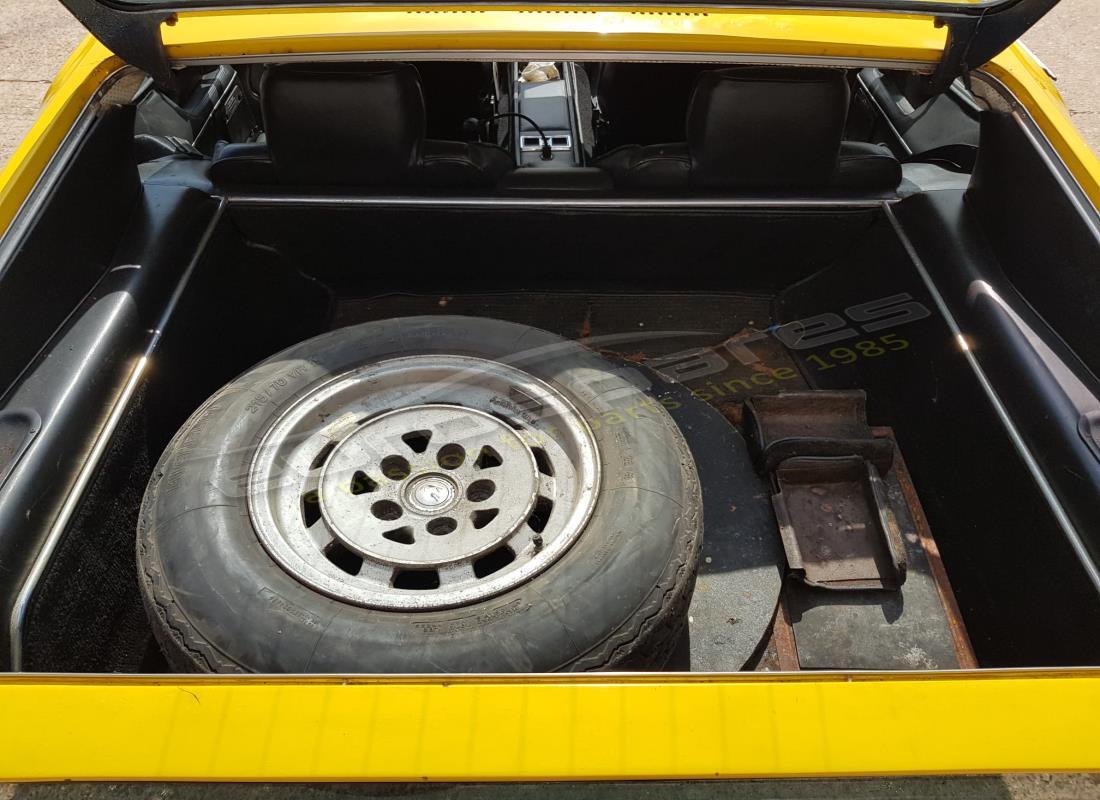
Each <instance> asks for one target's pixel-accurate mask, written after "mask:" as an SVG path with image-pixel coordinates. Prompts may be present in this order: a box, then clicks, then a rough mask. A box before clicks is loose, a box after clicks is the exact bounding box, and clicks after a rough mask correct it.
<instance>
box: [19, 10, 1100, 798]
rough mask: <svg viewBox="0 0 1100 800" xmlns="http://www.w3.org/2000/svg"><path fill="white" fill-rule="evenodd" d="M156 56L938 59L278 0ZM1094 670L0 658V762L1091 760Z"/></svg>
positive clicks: (667, 766)
mask: <svg viewBox="0 0 1100 800" xmlns="http://www.w3.org/2000/svg"><path fill="white" fill-rule="evenodd" d="M163 34H164V38H165V42H166V44H167V46H168V50H169V53H170V55H171V56H172V57H173V58H177V59H179V58H229V57H232V56H239V55H263V54H284V53H285V54H290V53H295V54H297V53H319V52H380V51H387V50H405V51H408V50H433V49H447V50H474V51H477V50H494V49H505V50H528V51H531V50H534V51H540V50H541V51H586V50H587V51H599V52H607V51H619V52H654V53H659V52H662V51H665V52H715V53H727V54H732V53H745V54H752V55H756V56H760V57H762V58H763V60H766V57H767V55H801V56H820V57H823V58H826V59H829V58H835V59H837V60H847V59H852V58H872V59H874V58H881V59H900V60H905V61H914V62H920V63H927V64H931V63H934V62H935V61H936V59H937V58H938V57H939V51H940V48H942V46H943V31H942V30H938V29H936V28H934V27H933V26H932V24H931V21H930V20H929V19H928V18H925V17H920V16H906V17H892V16H890V15H887V14H879V13H855V12H825V11H818V12H809V11H793V10H792V11H786V12H780V11H774V12H760V11H747V10H740V11H732V10H723V11H718V10H714V9H708V10H706V11H698V10H693V9H684V8H677V9H673V10H670V12H669V13H666V14H661V13H655V12H653V10H650V9H647V10H646V12H645V13H638V14H631V13H629V12H625V11H621V10H618V11H612V10H608V9H599V8H592V9H587V10H584V11H583V13H580V12H578V13H573V12H572V11H570V12H565V11H561V12H548V11H531V12H524V11H521V10H516V9H511V10H509V9H496V8H494V9H492V10H484V11H475V10H471V9H458V10H452V9H447V10H445V11H443V10H441V11H426V10H418V11H416V12H412V11H409V10H400V9H385V10H362V9H354V8H348V9H334V8H330V9H306V10H302V9H282V10H279V11H274V12H264V11H255V10H253V11H248V10H242V11H238V12H202V13H194V14H184V15H181V19H180V20H179V22H178V24H176V25H173V26H169V27H165V28H164V29H163ZM120 66H121V62H120V60H119V59H118V58H116V57H115V56H113V55H111V54H110V53H109V52H108V51H107V50H106V48H104V47H103V46H102V45H101V44H99V43H98V42H96V41H95V40H93V39H91V38H89V39H88V40H86V41H85V42H84V43H83V44H82V45H81V46H80V47H79V48H78V49H77V50H76V51H75V52H74V54H73V56H72V57H71V58H70V60H69V62H68V63H67V64H66V65H65V67H63V69H62V70H61V72H60V73H59V75H58V77H57V79H56V81H55V82H54V85H53V87H52V88H51V89H50V91H49V92H48V93H47V96H46V99H45V103H44V107H43V111H42V115H41V116H40V118H39V119H38V121H37V122H36V123H35V125H34V126H33V128H32V129H31V131H30V133H29V134H28V137H27V139H26V140H25V141H24V142H23V144H22V145H21V146H20V148H19V149H18V150H17V151H16V153H15V154H14V156H13V157H12V159H11V160H10V162H9V163H8V165H7V167H6V168H5V169H4V171H3V172H2V173H0V230H3V229H4V228H6V226H7V225H8V224H9V222H10V221H11V219H12V218H13V217H14V215H15V214H16V213H17V211H18V209H19V208H20V206H21V204H22V203H23V202H24V200H25V198H26V197H27V195H28V193H29V192H30V190H31V189H32V188H33V186H34V184H35V182H36V180H37V179H38V176H39V174H40V173H41V171H42V169H44V167H45V166H46V164H47V163H48V162H49V159H50V157H51V155H52V154H53V152H54V150H55V149H56V148H57V146H58V145H59V143H60V142H61V141H62V140H63V139H64V137H65V134H66V133H67V131H68V130H69V129H70V127H71V126H72V124H73V122H74V121H75V120H76V119H77V118H78V116H79V114H80V113H81V110H82V109H83V108H84V106H85V105H86V103H87V102H88V100H89V98H90V97H91V96H92V95H93V93H94V92H95V90H96V89H97V88H98V87H99V86H100V85H101V83H102V82H103V80H104V79H105V78H106V77H107V76H108V75H109V74H111V73H112V72H114V71H115V70H116V69H118V68H119V67H120ZM987 69H988V71H989V72H990V73H991V74H992V75H994V76H995V77H997V78H998V79H999V80H1001V81H1002V82H1003V83H1004V84H1005V85H1006V86H1008V88H1009V89H1010V90H1011V91H1012V92H1013V93H1014V94H1015V95H1016V97H1017V99H1018V100H1019V102H1020V104H1021V105H1022V106H1023V107H1024V108H1026V109H1027V111H1028V112H1029V113H1030V114H1031V115H1032V116H1033V117H1034V119H1035V120H1036V122H1037V124H1038V125H1039V127H1040V128H1041V129H1042V131H1043V132H1044V134H1045V135H1046V136H1047V137H1048V138H1049V139H1050V141H1051V142H1052V144H1053V146H1054V147H1055V149H1056V150H1057V152H1058V153H1059V155H1060V156H1061V158H1062V159H1063V160H1064V161H1065V163H1066V164H1067V165H1068V166H1069V168H1070V169H1071V170H1072V172H1073V174H1074V175H1075V176H1076V178H1077V180H1078V181H1079V182H1080V183H1081V185H1082V186H1083V187H1084V189H1085V191H1086V192H1087V193H1088V194H1089V196H1090V197H1091V198H1092V199H1093V202H1094V203H1097V204H1098V205H1100V162H1098V160H1097V158H1096V155H1095V154H1094V153H1092V152H1091V151H1090V150H1089V148H1088V146H1087V145H1086V144H1085V143H1084V142H1083V140H1082V139H1081V137H1080V135H1079V134H1078V132H1077V131H1076V130H1075V129H1074V127H1073V125H1072V123H1071V121H1070V119H1069V115H1068V113H1067V111H1066V109H1065V106H1064V104H1063V103H1062V100H1061V98H1060V97H1059V95H1058V92H1057V90H1056V89H1055V88H1054V86H1053V84H1052V83H1051V81H1050V80H1049V79H1048V78H1047V76H1046V75H1045V74H1044V73H1043V71H1042V69H1041V67H1039V66H1038V65H1037V64H1036V62H1035V61H1034V59H1032V58H1031V57H1030V56H1029V55H1028V54H1027V53H1026V52H1025V51H1024V50H1023V49H1022V48H1018V47H1013V48H1010V49H1009V50H1008V51H1006V52H1005V53H1003V54H1002V55H1000V56H998V57H997V58H996V59H995V60H994V61H993V62H992V63H991V64H990V65H988V66H987ZM1097 741H1100V671H1068V670H1067V671H1061V672H1049V673H999V674H980V675H978V674H953V675H941V674H925V675H920V676H912V675H866V674H865V675H854V676H834V675H814V674H802V675H796V676H783V675H734V676H723V677H714V678H708V677H700V676H686V677H685V676H676V675H667V676H632V677H621V676H603V677H581V678H562V677H544V676H543V677H527V678H524V677H516V678H480V679H478V678H456V679H448V680H443V679H438V678H433V679H424V680H416V679H398V678H390V679H364V678H349V679H334V678H287V679H279V680H274V679H264V678H251V679H241V678H227V677H209V678H201V677H188V678H180V679H171V680H167V679H141V678H129V677H123V678H120V677H102V676H90V677H88V678H87V679H74V678H49V677H44V676H34V677H30V676H26V677H15V676H6V677H4V676H0V780H50V779H105V780H127V779H132V780H142V779H146V780H152V779H162V780H343V779H377V780H385V779H405V780H407V779H416V778H429V779H433V780H448V779H470V780H472V779H478V780H504V779H515V780H539V779H612V778H614V779H624V778H626V779H629V778H676V777H733V776H796V775H870V774H914V773H960V772H1002V771H1058V770H1072V771H1078V770H1100V746H1097V744H1096V742H1097Z"/></svg>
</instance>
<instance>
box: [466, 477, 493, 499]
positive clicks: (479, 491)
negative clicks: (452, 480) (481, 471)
mask: <svg viewBox="0 0 1100 800" xmlns="http://www.w3.org/2000/svg"><path fill="white" fill-rule="evenodd" d="M496 490H497V485H496V484H495V483H493V482H492V481H490V480H486V479H484V478H483V479H481V480H477V481H474V482H473V483H471V484H470V485H469V486H467V487H466V499H467V500H469V501H470V502H471V503H480V502H482V501H484V500H488V499H489V498H490V497H492V496H493V494H494V493H495V492H496Z"/></svg>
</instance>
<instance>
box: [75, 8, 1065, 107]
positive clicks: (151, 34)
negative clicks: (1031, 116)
mask: <svg viewBox="0 0 1100 800" xmlns="http://www.w3.org/2000/svg"><path fill="white" fill-rule="evenodd" d="M61 2H62V3H63V4H64V5H65V7H66V8H68V9H69V11H70V12H71V13H72V14H73V15H74V16H75V17H76V18H77V19H78V20H80V22H81V23H82V24H83V25H84V26H85V27H86V28H88V30H89V31H91V33H92V34H93V35H94V36H95V37H96V38H97V39H99V40H100V41H101V42H103V44H105V45H106V46H107V47H109V48H110V49H111V50H113V51H114V52H115V53H116V54H117V55H118V56H120V57H121V58H123V59H125V60H126V61H127V62H128V63H130V64H132V65H133V66H136V67H139V68H140V69H142V70H144V71H145V72H147V73H149V75H151V76H152V77H153V78H154V79H155V80H156V81H157V82H158V83H160V84H162V85H163V84H167V83H168V82H169V81H170V79H171V66H170V63H169V60H168V57H167V56H166V54H165V51H164V46H163V44H162V42H161V37H160V26H161V24H162V23H164V22H165V21H167V20H168V19H169V18H170V17H171V16H172V15H173V14H175V13H176V12H180V11H187V10H197V9H204V10H208V9H228V8H235V7H237V8H244V7H247V8H249V9H255V8H257V7H260V8H265V7H268V8H274V7H277V6H297V7H302V6H310V5H316V6H331V5H332V3H331V0H260V2H257V1H256V0H61ZM500 2H501V0H488V1H487V2H486V3H485V5H492V4H496V3H500ZM1058 2H1059V0H741V2H737V3H725V2H721V0H693V2H691V3H690V4H685V3H683V2H676V0H672V2H670V3H669V5H691V6H696V7H698V6H712V5H713V6H717V7H722V8H758V9H759V8H772V9H777V10H778V9H784V8H795V7H797V8H800V9H806V8H814V9H821V10H836V11H852V10H867V11H877V12H892V13H898V14H921V15H932V16H934V17H935V18H936V20H937V24H939V25H943V26H946V27H947V29H948V37H947V40H946V44H945V47H944V53H943V58H942V60H941V61H940V63H939V65H938V67H937V68H936V70H935V72H934V73H933V76H932V78H931V80H930V87H929V88H930V90H931V91H933V92H939V91H942V90H943V89H945V88H946V87H947V86H949V85H950V84H951V82H952V81H954V80H955V79H956V78H958V77H960V76H962V75H964V74H966V73H967V72H968V71H969V70H970V69H972V68H975V67H978V66H981V65H982V64H984V63H986V62H987V61H989V60H990V59H991V58H993V57H994V56H996V55H997V54H998V53H1000V52H1001V51H1002V50H1004V49H1005V48H1006V47H1008V46H1009V45H1011V44H1012V43H1013V42H1014V41H1016V40H1017V39H1019V38H1020V37H1021V36H1022V35H1023V34H1024V33H1025V32H1026V31H1027V30H1028V29H1029V28H1030V27H1031V26H1032V25H1034V24H1035V23H1036V22H1038V21H1039V19H1041V18H1042V17H1043V16H1044V15H1045V14H1046V13H1047V12H1048V11H1050V10H1051V9H1052V8H1053V7H1054V6H1055V5H1057V4H1058ZM389 3H393V4H394V5H398V3H397V0H381V2H374V3H371V4H370V5H371V6H373V7H379V6H385V5H387V4H389ZM619 4H621V5H623V6H624V7H627V6H630V5H632V3H631V2H630V0H610V2H606V3H601V5H603V6H609V5H619ZM400 5H408V3H400ZM425 5H450V3H447V2H444V3H439V4H425ZM531 5H533V6H543V5H545V6H550V7H553V6H572V5H578V4H577V3H568V2H555V3H547V2H535V3H532V4H531Z"/></svg>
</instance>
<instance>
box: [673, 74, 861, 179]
mask: <svg viewBox="0 0 1100 800" xmlns="http://www.w3.org/2000/svg"><path fill="white" fill-rule="evenodd" d="M849 99H850V94H849V88H848V81H847V79H846V77H845V74H844V72H843V71H841V70H835V69H803V68H798V69H791V68H780V67H776V68H760V67H733V68H730V69H720V70H711V71H708V72H704V73H703V74H702V75H700V76H699V79H698V80H697V81H696V83H695V90H694V92H693V94H692V98H691V105H690V106H689V108H688V119H687V139H688V149H689V151H690V153H691V164H692V166H691V174H692V182H693V183H694V184H696V185H702V186H730V185H736V186H746V187H761V188H766V187H777V186H778V187H810V186H824V185H827V184H828V183H829V182H830V180H832V178H833V173H834V172H835V170H836V166H837V157H838V155H839V153H840V142H841V139H842V138H843V135H844V123H845V120H846V119H847V116H848V103H849Z"/></svg>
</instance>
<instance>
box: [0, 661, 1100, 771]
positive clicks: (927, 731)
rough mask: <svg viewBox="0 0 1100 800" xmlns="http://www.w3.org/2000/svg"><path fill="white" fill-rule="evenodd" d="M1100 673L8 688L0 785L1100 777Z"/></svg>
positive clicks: (23, 684) (21, 681)
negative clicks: (1023, 774)
mask: <svg viewBox="0 0 1100 800" xmlns="http://www.w3.org/2000/svg"><path fill="white" fill-rule="evenodd" d="M1097 742H1100V671H1095V670H1093V671H1076V672H1065V673H1063V674H1051V673H1026V672H1023V673H1007V674H997V673H994V674H989V673H985V674H978V673H969V674H967V673H958V674H927V675H920V676H918V675H914V674H901V675H875V674H855V675H807V674H797V673H796V674H793V675H770V676H769V675H764V674H746V675H731V676H716V677H710V678H708V677H699V676H695V677H692V676H676V675H668V676H657V677H646V676H604V677H591V676H581V677H547V676H544V677H538V676H535V677H526V678H525V677H516V678H499V677H498V678H488V677H487V678H455V679H446V680H445V679H441V678H426V679H400V678H390V679H384V678H381V679H372V678H346V679H341V678H286V679H265V678H235V677H228V676H220V677H207V678H205V679H204V678H199V677H186V678H184V677H181V678H178V679H171V680H160V679H140V678H124V677H104V676H90V677H88V678H86V679H79V678H58V679H51V678H48V677H38V676H26V677H5V678H0V780H5V781H8V780H19V781H22V780H59V779H74V780H101V779H102V780H223V781H229V780H234V781H235V780H294V781H298V780H303V781H304V780H309V781H317V780H421V779H423V780H488V781H493V780H566V779H577V780H601V779H649V778H719V777H744V776H802V775H814V776H825V775H830V776H835V775H900V774H921V773H937V774H948V773H975V772H1004V771H1037V772H1048V771H1087V770H1100V747H1098V746H1097Z"/></svg>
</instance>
